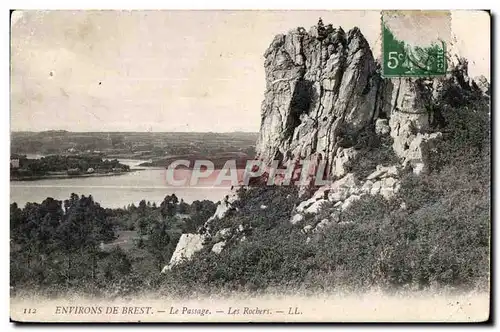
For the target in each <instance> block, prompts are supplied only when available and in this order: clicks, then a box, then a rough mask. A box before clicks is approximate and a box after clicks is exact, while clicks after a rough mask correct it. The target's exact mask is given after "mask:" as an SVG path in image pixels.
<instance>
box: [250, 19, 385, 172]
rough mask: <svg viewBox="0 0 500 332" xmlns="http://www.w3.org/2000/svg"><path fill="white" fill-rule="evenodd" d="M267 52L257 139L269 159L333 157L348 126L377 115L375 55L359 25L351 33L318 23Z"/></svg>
mask: <svg viewBox="0 0 500 332" xmlns="http://www.w3.org/2000/svg"><path fill="white" fill-rule="evenodd" d="M264 57H265V64H264V65H265V70H266V92H265V99H264V101H263V103H262V114H261V116H262V122H261V129H260V136H259V140H258V143H257V154H258V157H259V158H260V159H262V160H264V161H266V162H269V163H270V162H271V161H272V160H281V161H283V162H287V161H289V160H293V159H298V158H306V157H310V156H312V155H317V156H321V157H322V159H323V160H327V161H328V165H327V171H328V172H329V173H333V172H334V171H335V167H336V166H335V163H334V162H333V160H334V158H335V156H336V154H337V150H338V148H339V147H340V143H341V142H340V139H339V138H340V137H342V134H344V133H345V132H346V131H350V132H356V131H359V130H360V129H362V128H363V127H364V126H366V125H367V124H368V123H370V122H371V121H372V118H373V116H374V112H375V109H376V107H375V106H376V101H377V96H376V93H377V88H376V85H377V84H378V80H377V79H376V78H375V77H374V76H373V73H374V72H375V61H374V59H373V55H372V52H371V50H370V47H369V45H368V43H367V41H366V39H365V38H364V36H363V35H362V33H361V32H360V31H359V29H358V28H354V29H352V30H350V31H349V32H348V33H347V34H346V33H345V32H344V30H342V28H337V29H334V28H331V27H328V28H327V29H326V31H325V32H324V33H323V34H321V36H320V35H318V32H317V30H316V27H313V28H312V29H311V31H310V32H309V33H306V32H305V31H304V29H302V28H299V29H297V30H293V31H290V32H289V33H288V34H286V35H277V36H276V37H275V38H274V40H273V42H272V43H271V45H270V46H269V48H268V49H267V51H266V52H265V54H264Z"/></svg>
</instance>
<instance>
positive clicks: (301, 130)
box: [164, 22, 490, 271]
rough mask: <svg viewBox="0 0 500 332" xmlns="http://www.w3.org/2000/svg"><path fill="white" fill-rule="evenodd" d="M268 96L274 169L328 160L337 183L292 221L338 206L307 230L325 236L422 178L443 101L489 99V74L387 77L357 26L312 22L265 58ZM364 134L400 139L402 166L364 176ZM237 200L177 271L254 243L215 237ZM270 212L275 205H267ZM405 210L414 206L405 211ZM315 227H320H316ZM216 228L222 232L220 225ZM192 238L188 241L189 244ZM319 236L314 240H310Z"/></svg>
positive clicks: (455, 70)
mask: <svg viewBox="0 0 500 332" xmlns="http://www.w3.org/2000/svg"><path fill="white" fill-rule="evenodd" d="M264 57H265V62H264V66H265V72H266V91H265V97H264V101H263V103H262V112H261V128H260V135H259V139H258V142H257V157H258V158H259V159H260V160H262V161H264V162H266V163H267V164H268V165H271V163H272V161H274V160H279V161H281V162H282V164H285V163H287V162H289V161H291V162H294V163H295V164H297V163H296V162H297V161H298V160H301V159H315V160H316V162H317V161H320V160H321V161H323V162H326V167H325V173H327V174H326V176H327V177H329V178H330V179H332V180H334V181H333V182H331V183H330V184H328V185H325V186H323V187H320V188H319V189H318V188H316V189H317V190H316V191H315V192H314V193H313V194H312V196H311V197H310V198H308V199H306V200H304V201H303V202H301V203H300V204H298V205H297V206H296V207H295V209H294V211H293V214H292V216H290V217H291V218H290V222H291V223H293V224H297V223H299V222H302V221H303V220H304V219H305V216H306V215H307V214H317V213H318V212H319V211H320V209H321V207H322V206H323V204H326V203H328V204H331V205H332V207H333V209H331V210H332V212H331V215H330V217H329V218H323V219H321V220H318V218H316V217H315V218H313V219H312V220H311V219H309V220H310V222H309V223H308V224H307V225H305V226H304V227H303V232H304V233H306V234H307V233H317V232H320V231H322V230H324V229H326V228H327V227H328V226H329V225H332V224H333V223H342V213H343V211H344V210H346V209H348V208H349V207H350V206H351V205H353V204H355V202H356V201H357V200H359V199H361V198H362V197H363V196H365V195H381V196H382V197H384V198H385V199H391V198H392V197H393V196H394V195H395V194H396V193H397V192H398V190H399V189H400V180H399V178H400V175H401V173H402V171H403V170H404V169H405V167H407V166H408V167H410V168H411V169H412V170H413V172H414V173H416V174H419V173H420V172H422V171H424V170H425V169H426V166H427V160H426V158H427V151H428V150H429V149H431V148H432V144H433V142H435V141H436V140H438V139H440V137H441V136H442V134H441V132H439V131H438V130H439V128H440V127H442V126H443V125H444V122H445V119H443V117H442V115H441V113H440V107H439V102H440V101H441V100H442V99H444V98H443V94H446V93H449V91H450V89H449V88H450V87H451V88H452V89H451V91H453V92H452V93H453V94H455V95H457V94H458V95H460V94H462V92H467V93H469V92H473V93H479V94H482V95H484V96H489V94H490V86H489V83H488V82H487V81H486V79H484V78H479V79H478V80H477V82H475V81H474V80H472V79H470V78H469V77H468V76H467V62H466V61H465V60H463V59H460V58H456V59H455V60H454V61H450V62H451V63H452V66H451V68H450V69H451V70H450V72H451V73H450V75H447V76H446V77H438V78H390V79H389V78H382V77H381V75H380V71H379V68H380V66H379V65H378V64H377V63H376V61H375V60H374V58H373V55H372V51H371V50H370V46H369V45H368V42H367V41H366V39H365V38H364V36H363V34H362V33H361V31H360V30H359V29H358V28H353V29H351V30H350V31H349V32H348V33H345V32H344V30H343V29H342V28H341V27H338V28H333V27H332V25H327V26H323V24H322V22H319V23H318V26H313V27H312V28H311V29H310V30H309V32H306V30H305V29H304V28H297V29H294V30H291V31H289V32H288V33H287V34H285V35H283V34H279V35H277V36H276V37H275V38H274V40H273V41H272V43H271V45H270V46H269V48H268V49H267V50H266V52H265V53H264ZM364 131H372V132H373V134H375V135H379V136H380V137H385V138H390V139H392V149H393V151H394V154H395V155H396V156H397V157H398V158H399V162H397V161H396V162H395V163H394V164H391V165H378V166H376V167H375V168H374V169H373V170H367V171H369V172H371V173H368V176H365V177H362V178H359V177H357V176H355V174H353V173H352V172H350V168H349V166H350V163H352V162H355V160H356V158H357V157H358V156H359V154H360V153H361V152H360V150H359V149H358V148H359V146H357V138H358V136H361V133H363V132H364ZM236 199H237V197H236V195H235V194H234V193H233V195H231V196H228V197H227V198H226V199H225V200H223V201H221V202H220V204H219V206H218V207H217V211H216V213H215V214H214V216H212V217H211V218H209V219H208V220H207V222H206V223H205V225H204V226H203V227H202V229H200V232H199V233H200V234H191V235H183V237H182V238H181V241H179V244H178V246H177V249H176V252H175V253H174V256H173V257H172V260H171V262H170V264H169V265H168V266H167V267H166V268H165V269H164V270H165V271H167V270H168V269H169V268H170V267H171V266H173V265H175V264H177V263H178V262H180V261H182V260H183V259H185V258H189V257H190V255H192V253H194V252H196V251H198V250H201V249H202V248H203V241H204V240H205V239H207V238H212V239H213V241H211V243H215V244H214V245H213V246H212V249H211V250H212V252H214V253H215V254H218V253H220V252H221V251H223V250H226V249H225V248H226V244H227V243H228V242H229V241H230V240H231V239H233V238H234V237H235V236H237V237H240V240H241V241H243V240H244V239H245V236H244V233H245V229H244V228H243V226H242V225H239V226H238V227H237V228H234V229H232V228H225V229H222V230H219V231H218V232H216V234H212V233H213V231H212V229H214V227H212V226H213V223H216V222H218V220H220V219H222V218H224V217H225V216H226V215H227V214H228V213H229V212H230V211H232V210H233V207H234V202H235V200H236ZM261 208H263V209H265V208H267V206H264V205H263V206H262V207H261ZM401 208H402V209H404V208H405V204H404V202H403V204H402V205H401ZM311 222H312V223H311ZM215 229H217V227H215ZM188 240H189V241H188ZM308 240H310V238H308Z"/></svg>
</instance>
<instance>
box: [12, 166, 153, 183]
mask: <svg viewBox="0 0 500 332" xmlns="http://www.w3.org/2000/svg"><path fill="white" fill-rule="evenodd" d="M144 170H146V168H134V169H131V170H129V171H126V172H116V173H112V172H109V173H92V174H79V175H68V174H54V175H33V176H17V177H12V176H11V177H10V182H26V181H37V180H54V179H76V178H91V177H108V176H119V175H124V174H128V173H132V172H136V171H144Z"/></svg>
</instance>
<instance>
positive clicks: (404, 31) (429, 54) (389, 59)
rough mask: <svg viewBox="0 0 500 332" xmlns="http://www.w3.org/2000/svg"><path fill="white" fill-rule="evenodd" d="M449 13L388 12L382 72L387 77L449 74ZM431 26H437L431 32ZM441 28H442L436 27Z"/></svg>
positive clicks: (384, 25) (383, 19) (383, 43)
mask: <svg viewBox="0 0 500 332" xmlns="http://www.w3.org/2000/svg"><path fill="white" fill-rule="evenodd" d="M449 25H450V20H449V13H447V12H433V11H384V12H383V13H382V63H383V66H382V68H383V70H382V74H383V76H384V77H428V76H440V75H445V74H446V69H447V67H446V42H445V40H448V39H449V35H450V34H449V33H448V32H449V29H450V28H449ZM429 27H434V29H433V31H429ZM436 27H438V29H436Z"/></svg>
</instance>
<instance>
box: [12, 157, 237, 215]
mask: <svg viewBox="0 0 500 332" xmlns="http://www.w3.org/2000/svg"><path fill="white" fill-rule="evenodd" d="M120 162H121V163H123V164H127V165H129V166H130V167H131V168H132V169H134V168H137V166H138V165H139V164H140V163H142V162H144V161H143V160H131V159H120ZM144 168H145V170H140V171H135V172H130V173H126V174H123V175H118V176H109V177H88V178H72V179H44V180H36V181H11V182H10V202H11V203H13V202H16V203H17V204H18V206H20V207H22V206H24V205H25V204H26V203H27V202H37V203H40V202H42V201H43V200H44V199H45V198H47V197H52V198H54V199H58V200H64V199H68V198H69V197H70V195H71V193H75V194H78V195H86V196H88V195H92V197H93V198H94V200H95V201H96V202H99V204H101V206H103V207H109V208H117V207H124V206H127V205H128V204H132V203H134V204H136V205H137V204H138V203H139V202H140V201H141V200H143V199H145V200H146V201H150V202H151V203H153V202H156V204H159V203H161V202H162V201H163V199H164V198H165V196H166V195H171V194H175V195H176V196H177V197H178V198H179V199H181V198H182V199H184V201H185V202H187V203H191V202H193V201H195V200H204V199H208V200H212V201H219V200H221V199H222V198H223V197H224V196H226V195H227V194H228V193H229V192H230V187H229V186H224V187H222V186H220V187H211V186H205V187H173V186H170V185H168V184H167V183H166V181H165V169H162V168H149V167H144Z"/></svg>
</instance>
